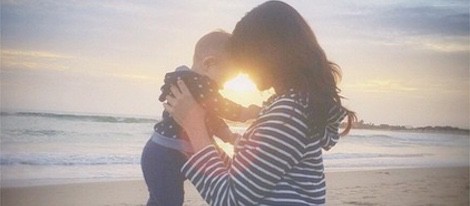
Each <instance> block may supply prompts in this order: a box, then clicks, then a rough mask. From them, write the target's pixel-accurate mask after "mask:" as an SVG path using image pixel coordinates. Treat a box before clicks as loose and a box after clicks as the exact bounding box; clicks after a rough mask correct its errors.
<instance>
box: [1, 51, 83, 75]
mask: <svg viewBox="0 0 470 206" xmlns="http://www.w3.org/2000/svg"><path fill="white" fill-rule="evenodd" d="M1 59H2V63H1V67H2V70H15V69H52V70H67V69H68V66H67V62H70V61H71V60H74V59H75V57H73V56H69V55H64V54H58V53H53V52H49V51H31V50H29V51H27V50H9V49H6V50H5V49H4V50H2V51H1Z"/></svg>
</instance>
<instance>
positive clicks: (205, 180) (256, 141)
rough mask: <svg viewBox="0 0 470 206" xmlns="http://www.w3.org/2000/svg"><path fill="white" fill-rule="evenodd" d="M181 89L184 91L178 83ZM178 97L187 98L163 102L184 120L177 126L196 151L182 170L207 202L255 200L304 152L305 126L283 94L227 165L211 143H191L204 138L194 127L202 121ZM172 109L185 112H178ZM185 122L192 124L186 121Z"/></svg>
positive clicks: (228, 203) (220, 202) (222, 202)
mask: <svg viewBox="0 0 470 206" xmlns="http://www.w3.org/2000/svg"><path fill="white" fill-rule="evenodd" d="M180 88H182V86H180ZM181 92H182V93H184V88H182V89H181ZM177 99H178V97H177ZM183 100H184V101H183ZM180 101H183V102H190V101H189V100H185V99H184V98H180V99H178V100H175V101H174V100H171V101H169V103H170V104H172V105H173V107H169V106H168V105H167V106H166V107H165V108H167V107H168V108H169V109H170V110H171V111H170V113H172V112H173V114H172V115H173V116H174V117H175V119H176V120H177V121H181V124H182V126H183V125H185V126H183V127H184V128H185V130H186V131H187V133H188V134H189V138H190V141H191V142H193V141H194V142H195V144H194V146H195V147H196V146H197V148H198V149H196V151H198V152H196V153H195V154H194V155H193V156H192V157H191V158H190V159H189V160H188V161H187V162H186V164H185V165H184V166H183V168H182V172H183V174H185V176H186V177H187V178H188V179H189V180H190V181H191V182H192V183H193V184H194V185H195V186H196V189H197V190H198V191H199V193H200V194H201V195H202V197H203V198H204V199H205V200H206V201H207V202H208V203H209V204H211V205H256V204H257V203H259V201H260V200H261V199H263V197H265V196H266V195H267V194H268V193H269V192H270V191H272V190H273V189H274V186H275V185H276V183H277V182H279V181H280V180H281V178H282V177H283V175H284V174H285V173H286V172H287V171H288V170H290V169H291V168H292V167H293V166H294V165H295V164H297V163H298V162H299V161H300V159H301V158H302V156H303V154H304V152H305V151H304V150H305V144H306V143H305V135H306V132H307V127H306V124H305V120H304V119H303V115H302V113H301V112H300V110H299V109H296V108H295V107H299V105H298V104H296V103H294V102H293V101H288V100H285V101H280V102H278V103H275V104H274V105H272V106H271V109H270V111H269V112H267V113H266V114H265V115H264V116H263V117H260V119H259V120H258V121H261V122H262V123H261V124H260V125H259V126H258V127H257V128H256V129H255V131H254V132H253V135H252V136H251V137H249V138H248V139H247V140H243V141H244V142H243V144H244V146H243V149H241V150H239V151H238V152H237V154H236V155H235V157H234V158H233V160H232V161H231V164H229V165H228V166H227V165H225V164H224V161H223V159H222V156H221V155H220V154H219V152H218V150H217V149H216V147H215V146H213V145H211V144H210V143H209V144H200V143H196V142H204V140H202V141H201V139H204V138H206V139H208V137H207V136H204V134H202V133H199V132H198V130H201V128H197V127H202V126H201V124H200V123H196V122H197V120H196V119H197V118H196V117H195V116H197V115H200V113H197V112H194V111H195V110H197V109H188V108H184V107H191V105H190V104H187V103H183V102H180ZM176 110H181V111H187V112H188V113H186V115H183V114H184V113H179V112H177V111H176ZM191 110H192V111H191ZM192 115H194V116H193V117H190V116H192ZM176 116H178V117H176ZM184 119H186V120H184ZM190 123H193V124H194V125H193V126H190V125H189V124H190ZM193 130H194V131H193Z"/></svg>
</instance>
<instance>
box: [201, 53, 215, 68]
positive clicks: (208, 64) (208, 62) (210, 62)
mask: <svg viewBox="0 0 470 206" xmlns="http://www.w3.org/2000/svg"><path fill="white" fill-rule="evenodd" d="M216 63H217V59H216V58H215V57H214V56H207V57H205V58H204V59H203V60H202V65H203V69H204V70H205V71H209V70H210V69H211V68H212V67H213V66H215V65H216Z"/></svg>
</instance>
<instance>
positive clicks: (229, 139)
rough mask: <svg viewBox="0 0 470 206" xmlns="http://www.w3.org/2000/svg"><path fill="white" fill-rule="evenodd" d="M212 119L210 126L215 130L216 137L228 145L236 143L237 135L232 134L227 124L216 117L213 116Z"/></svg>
mask: <svg viewBox="0 0 470 206" xmlns="http://www.w3.org/2000/svg"><path fill="white" fill-rule="evenodd" d="M211 118H212V120H210V123H209V124H211V125H210V126H211V127H212V128H213V129H214V130H213V132H214V135H215V136H217V137H219V138H220V139H221V140H222V141H224V142H226V143H231V144H233V143H234V142H235V137H236V135H235V134H234V133H232V131H231V130H230V128H229V126H228V125H227V123H225V121H224V120H223V119H220V118H218V117H216V116H212V117H211Z"/></svg>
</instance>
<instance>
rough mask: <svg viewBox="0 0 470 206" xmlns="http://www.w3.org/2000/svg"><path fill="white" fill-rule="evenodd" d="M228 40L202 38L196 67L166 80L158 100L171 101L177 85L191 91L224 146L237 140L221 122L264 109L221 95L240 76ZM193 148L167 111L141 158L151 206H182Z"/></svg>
mask: <svg viewBox="0 0 470 206" xmlns="http://www.w3.org/2000/svg"><path fill="white" fill-rule="evenodd" d="M230 36H231V35H230V34H228V33H225V32H222V31H216V32H211V33H209V34H206V35H204V36H203V37H202V38H201V39H200V40H199V41H198V42H197V44H196V48H195V51H194V57H193V65H192V67H191V69H190V68H188V67H186V66H180V67H178V68H176V71H174V72H171V73H167V74H166V75H165V80H164V85H163V86H162V87H161V95H160V97H159V100H160V101H161V102H163V101H165V99H166V96H167V95H172V94H171V91H170V87H171V86H172V85H176V81H177V80H178V79H181V80H183V81H184V82H185V83H186V85H187V86H188V88H189V90H190V92H191V94H192V95H193V97H194V98H195V99H196V101H197V102H198V103H199V104H200V105H201V106H202V107H203V108H204V109H205V110H206V112H207V118H206V125H207V128H208V131H209V134H210V135H211V136H212V135H215V136H217V137H219V138H220V139H222V140H223V141H224V142H229V143H233V142H234V141H235V135H234V134H233V133H232V132H231V131H230V130H229V127H228V126H227V124H226V123H225V122H224V120H222V119H221V118H224V119H228V120H232V121H238V122H245V121H246V120H248V119H253V118H255V117H256V116H257V115H258V113H259V111H260V109H261V108H260V107H258V106H256V105H250V106H249V107H248V108H245V107H242V106H241V105H239V104H237V103H234V102H232V101H230V100H228V99H225V98H223V97H222V96H221V95H220V93H219V92H218V91H219V89H220V87H219V86H220V85H222V84H223V83H224V82H226V81H227V80H229V79H230V78H231V77H233V76H234V75H235V74H236V71H235V70H234V69H233V68H232V67H231V66H230V64H229V55H228V53H227V52H226V49H225V46H226V44H227V43H228V40H229V38H230ZM192 152H193V151H192V148H191V145H190V143H189V142H188V137H187V134H186V133H185V132H184V131H183V129H182V128H181V127H180V126H179V125H178V124H177V123H176V122H175V120H174V119H173V118H172V117H171V116H169V114H168V112H166V111H164V112H163V115H162V120H161V121H160V122H159V123H157V124H156V125H155V126H154V133H153V135H152V137H151V138H150V140H149V141H148V142H147V144H146V146H145V148H144V151H143V153H142V160H141V161H142V162H141V165H142V171H143V174H144V178H145V182H146V183H147V187H148V190H149V193H150V197H149V200H148V202H147V205H165V206H172V205H178V206H180V205H182V204H183V200H184V190H183V182H184V180H185V178H184V176H183V175H182V174H181V173H180V169H181V167H182V166H183V164H184V163H185V161H186V160H187V157H186V154H191V153H192Z"/></svg>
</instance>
